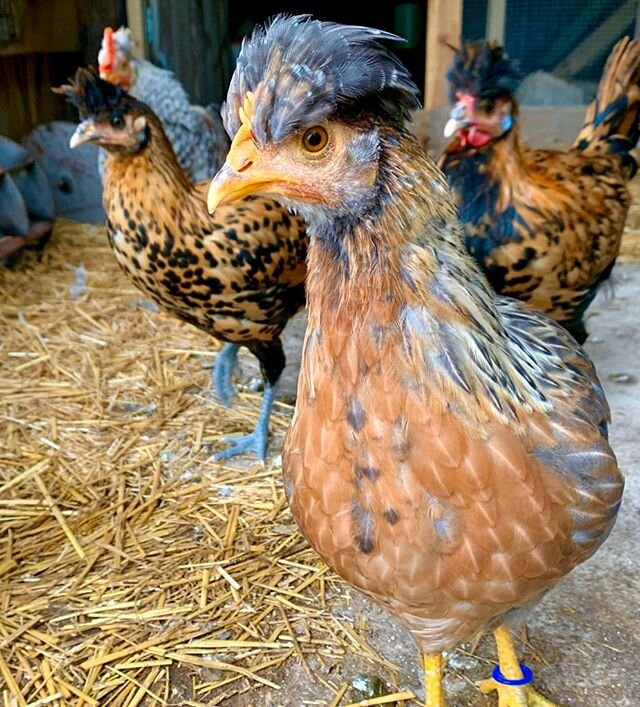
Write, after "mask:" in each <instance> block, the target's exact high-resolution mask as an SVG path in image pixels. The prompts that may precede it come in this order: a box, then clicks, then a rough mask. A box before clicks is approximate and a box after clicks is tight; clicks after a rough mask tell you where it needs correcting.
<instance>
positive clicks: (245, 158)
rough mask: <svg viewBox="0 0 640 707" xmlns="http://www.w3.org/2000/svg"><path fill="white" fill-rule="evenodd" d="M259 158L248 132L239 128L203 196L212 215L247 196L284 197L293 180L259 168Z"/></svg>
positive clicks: (260, 160)
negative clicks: (223, 161) (220, 207)
mask: <svg viewBox="0 0 640 707" xmlns="http://www.w3.org/2000/svg"><path fill="white" fill-rule="evenodd" d="M262 161H263V160H262V154H261V152H260V151H259V150H258V148H257V147H256V145H255V143H254V141H253V139H252V137H251V133H250V131H249V130H248V129H247V128H246V127H245V126H244V125H243V126H242V127H241V128H240V129H239V130H238V132H237V133H236V136H235V137H234V139H233V142H232V143H231V147H230V148H229V153H228V155H227V159H226V162H225V163H224V165H223V166H222V168H221V169H220V171H219V172H218V174H216V176H215V177H214V178H213V181H212V182H211V185H210V186H209V193H208V195H207V207H208V209H209V213H210V214H212V213H213V212H214V211H215V210H216V209H217V208H218V206H221V205H223V204H230V203H232V202H234V201H238V200H239V199H243V198H244V197H245V196H249V195H250V194H268V195H270V196H277V195H278V194H281V195H284V194H286V193H287V186H288V185H292V184H294V183H295V180H294V179H292V178H290V177H287V176H286V175H282V174H277V173H275V172H270V171H269V170H267V169H264V168H263V167H262V166H261V162H262Z"/></svg>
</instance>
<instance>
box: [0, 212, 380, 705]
mask: <svg viewBox="0 0 640 707" xmlns="http://www.w3.org/2000/svg"><path fill="white" fill-rule="evenodd" d="M80 266H82V267H83V268H84V269H85V271H86V273H85V274H84V275H83V274H82V272H81V271H80V273H79V272H78V271H77V269H76V268H78V267H80ZM0 277H1V280H0V290H1V295H0V327H1V334H0V342H1V343H0V346H1V348H0V361H1V367H0V401H1V402H0V439H1V440H2V443H1V445H0V704H2V705H4V706H8V705H21V706H22V705H44V704H52V705H67V704H68V705H75V706H76V707H80V706H81V705H97V704H100V705H114V706H117V705H122V706H123V707H124V706H126V707H134V705H142V704H144V705H156V704H157V705H164V704H173V705H192V704H207V705H215V704H223V703H225V700H228V699H229V697H230V696H231V695H233V694H235V693H239V692H246V691H248V690H254V689H255V688H256V687H258V686H260V687H262V686H266V690H267V693H270V691H275V690H277V688H278V681H277V676H276V677H271V678H270V677H268V676H269V675H270V674H273V675H276V673H277V671H276V672H274V668H277V666H280V665H281V664H283V663H284V662H285V661H286V660H287V658H290V657H292V656H297V658H298V659H299V660H301V661H303V664H308V661H309V658H310V657H312V658H313V659H314V661H315V662H314V665H319V666H320V667H323V668H329V667H330V666H336V667H337V666H339V665H340V663H341V662H342V661H343V659H344V656H345V654H346V653H349V652H352V653H354V654H357V655H359V656H361V657H362V656H364V657H367V658H368V659H369V662H370V663H371V662H372V663H374V664H375V663H377V664H378V665H377V666H376V665H374V666H373V670H374V671H375V670H378V671H379V672H382V673H383V674H384V675H385V676H388V673H389V671H388V670H387V668H386V666H385V665H384V662H383V661H382V659H379V658H378V657H377V656H376V654H375V653H374V652H373V651H372V649H371V648H369V647H368V645H367V644H366V641H365V640H364V638H363V637H362V634H361V632H358V631H356V630H355V628H354V627H353V626H352V625H350V624H349V622H346V621H338V620H337V619H336V618H335V617H332V615H331V614H330V613H327V612H326V611H325V607H326V602H327V600H328V598H329V597H331V596H333V595H336V593H337V592H336V582H337V580H336V579H335V578H334V577H333V576H332V575H331V574H330V573H329V572H328V570H327V568H326V567H325V566H324V565H323V564H322V562H320V560H319V559H318V558H317V557H316V555H315V553H313V552H312V551H311V550H310V549H309V548H308V546H307V544H306V542H305V541H303V540H302V538H301V537H300V536H299V535H298V533H297V532H296V529H295V526H294V523H293V520H292V518H291V516H290V513H289V510H288V507H287V504H286V500H285V498H284V496H283V491H282V484H281V480H280V473H281V472H280V467H279V461H278V460H279V455H278V451H279V443H278V440H277V439H276V441H274V442H273V443H272V445H271V450H272V455H271V460H272V461H270V462H269V463H268V464H267V466H266V468H263V467H262V466H260V465H258V464H255V465H252V460H251V459H247V460H246V463H245V466H246V467H247V468H244V469H243V468H237V465H236V468H234V467H233V466H228V467H225V466H222V465H220V464H216V463H213V462H210V461H208V458H209V456H210V454H211V451H212V450H214V449H217V448H219V445H220V444H221V441H220V438H221V437H222V435H224V434H228V433H234V432H245V431H247V430H248V429H249V428H250V426H251V425H252V424H253V423H254V422H255V419H256V417H257V413H258V409H259V402H260V398H259V395H256V394H251V393H241V394H240V399H239V400H237V401H236V404H235V407H234V409H233V410H231V411H229V410H227V409H225V408H223V407H221V406H219V405H216V404H215V403H214V402H213V401H212V400H211V396H210V392H209V389H208V385H209V375H210V371H209V370H208V369H206V368H205V367H204V365H205V364H210V362H211V360H212V358H213V355H214V351H215V344H214V343H213V342H212V341H211V340H210V339H209V338H208V337H207V336H205V335H203V334H201V333H199V332H198V331H196V330H195V329H194V328H193V327H190V326H187V325H182V324H180V323H178V322H177V321H176V320H175V319H174V318H173V317H171V316H168V315H164V314H163V313H160V312H156V311H151V310H150V309H149V308H148V304H149V303H148V302H146V301H145V300H144V298H143V297H142V296H141V294H140V293H139V292H138V291H137V290H136V289H134V288H133V287H132V286H131V285H129V283H128V281H127V280H126V279H125V278H124V276H122V275H121V274H120V272H119V270H118V268H117V265H116V264H115V260H114V258H113V256H112V254H111V252H110V250H109V247H108V245H107V242H106V236H105V233H104V231H103V229H101V228H96V227H90V226H80V225H78V224H74V223H72V222H68V221H67V222H65V221H61V222H58V224H57V226H56V229H55V233H54V236H53V238H52V240H51V242H50V243H49V245H48V246H47V248H46V249H45V251H44V254H43V255H42V256H41V259H40V260H38V257H37V256H36V255H35V254H34V253H25V254H24V256H23V258H22V261H21V263H20V266H19V267H17V268H15V269H14V270H12V271H4V272H2V273H0ZM83 280H85V283H84V287H83V282H82V281H83ZM291 412H292V409H291V407H289V406H286V405H284V404H278V405H277V406H276V409H275V412H274V415H273V417H272V429H273V431H274V432H275V433H276V437H280V439H281V435H282V433H283V432H284V430H285V429H286V426H287V424H288V421H289V418H290V416H291ZM323 672H324V671H323ZM342 688H343V685H342V681H341V678H340V674H339V670H337V672H336V677H335V680H333V681H332V683H331V684H329V683H326V684H325V685H324V686H323V691H326V690H327V689H329V690H330V692H331V693H334V694H339V693H340V692H341V691H342V692H343V693H344V690H343V689H342ZM274 694H276V693H274ZM262 700H263V701H261V699H260V698H259V699H258V700H257V702H256V704H266V702H265V701H264V698H262ZM286 703H287V702H286V701H285V704H286ZM290 704H292V703H290ZM336 704H338V702H336ZM340 704H341V705H343V704H347V701H345V700H342V701H340Z"/></svg>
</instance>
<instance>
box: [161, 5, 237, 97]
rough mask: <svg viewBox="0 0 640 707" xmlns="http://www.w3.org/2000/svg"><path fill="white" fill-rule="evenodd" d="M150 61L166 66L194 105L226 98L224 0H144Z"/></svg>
mask: <svg viewBox="0 0 640 707" xmlns="http://www.w3.org/2000/svg"><path fill="white" fill-rule="evenodd" d="M147 1H148V4H149V6H150V8H151V15H150V17H151V28H150V29H151V32H150V36H148V37H147V40H148V43H149V56H150V59H151V61H153V62H154V63H156V64H159V65H161V66H169V67H171V69H172V70H173V71H174V72H175V74H176V75H177V76H178V78H179V79H180V81H181V82H182V84H183V85H184V87H185V88H186V90H187V92H188V93H189V96H190V97H191V100H192V101H193V102H194V103H199V104H201V105H207V104H208V103H210V102H212V101H215V102H218V103H219V102H220V101H222V100H223V99H224V97H225V96H226V91H227V85H228V82H229V80H230V78H231V73H232V68H231V66H230V56H229V41H228V36H227V34H228V24H229V22H228V2H227V0H180V2H175V0H147Z"/></svg>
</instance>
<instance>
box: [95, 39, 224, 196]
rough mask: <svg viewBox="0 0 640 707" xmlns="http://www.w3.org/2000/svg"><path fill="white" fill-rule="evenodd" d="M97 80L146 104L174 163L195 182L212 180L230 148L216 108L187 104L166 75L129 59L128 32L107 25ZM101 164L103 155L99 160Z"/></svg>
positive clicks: (174, 81) (169, 74)
mask: <svg viewBox="0 0 640 707" xmlns="http://www.w3.org/2000/svg"><path fill="white" fill-rule="evenodd" d="M98 65H99V68H100V76H101V77H102V78H103V79H105V80H107V81H111V82H112V83H114V84H117V85H118V86H121V87H122V88H124V89H125V90H126V91H127V92H128V93H129V95H131V96H133V97H134V98H137V99H138V100H140V101H142V102H143V103H146V104H147V105H148V106H149V108H151V110H152V111H153V112H154V113H155V114H156V116H157V117H158V118H159V119H160V122H161V123H162V127H163V128H164V131H165V133H166V135H167V137H168V138H169V141H170V142H171V146H172V147H173V150H174V152H175V153H176V157H177V158H178V162H179V163H180V165H181V167H182V168H183V169H184V171H185V172H186V174H187V176H188V177H189V179H191V180H193V181H194V182H197V181H201V180H203V179H211V177H212V176H213V175H214V174H215V173H216V172H217V171H218V169H219V168H220V166H221V165H222V163H223V162H224V158H225V157H226V154H227V149H228V148H229V138H228V137H227V134H226V132H225V130H224V127H223V125H222V120H221V118H220V111H219V108H218V107H217V106H215V105H211V106H207V107H206V108H203V107H202V106H197V105H192V104H191V103H190V101H189V96H188V95H187V92H186V91H185V90H184V87H183V86H182V84H181V83H180V82H179V81H178V79H177V78H176V77H175V76H174V74H173V73H172V72H171V71H168V70H167V69H161V68H160V67H158V66H155V65H154V64H152V63H151V62H150V61H146V60H145V59H140V58H138V57H136V56H134V53H133V43H132V41H131V31H130V30H129V29H128V28H127V27H120V29H119V30H117V31H116V32H114V31H113V29H111V27H106V28H105V30H104V35H103V39H102V45H101V47H100V52H99V54H98ZM103 160H104V157H102V159H101V162H102V161H103Z"/></svg>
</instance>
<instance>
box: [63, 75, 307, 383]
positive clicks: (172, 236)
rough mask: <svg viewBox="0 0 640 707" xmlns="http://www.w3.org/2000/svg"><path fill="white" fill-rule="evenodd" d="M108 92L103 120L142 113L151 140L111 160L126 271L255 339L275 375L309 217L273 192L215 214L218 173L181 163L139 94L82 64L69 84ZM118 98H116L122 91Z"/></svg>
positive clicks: (184, 310) (206, 322)
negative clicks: (212, 199)
mask: <svg viewBox="0 0 640 707" xmlns="http://www.w3.org/2000/svg"><path fill="white" fill-rule="evenodd" d="M67 92H68V93H69V92H70V93H73V95H74V96H75V97H76V99H77V100H78V101H79V102H80V104H81V106H84V108H83V109H84V110H85V114H86V115H88V113H87V110H88V106H86V105H84V103H83V96H85V95H87V94H90V95H94V94H95V95H98V94H101V95H102V99H101V100H98V99H95V100H93V101H92V103H91V106H92V107H93V108H94V109H95V110H96V112H95V113H94V114H93V115H92V116H91V117H93V118H94V119H95V121H96V122H97V124H98V125H99V124H100V123H101V122H104V123H105V124H107V125H109V121H110V117H111V114H112V112H113V110H114V109H115V110H117V111H120V112H121V113H122V115H129V116H132V117H133V116H135V117H143V118H144V120H145V122H146V128H145V130H146V137H145V140H144V144H143V145H141V146H139V149H137V150H129V151H128V152H126V153H122V152H115V153H112V152H109V153H108V154H107V157H106V160H105V183H104V194H103V200H104V207H105V211H106V214H107V232H108V236H109V241H110V243H111V246H112V248H113V250H114V253H115V256H116V259H117V261H118V263H119V264H120V266H121V267H122V269H123V270H124V271H125V273H126V274H127V275H128V276H129V277H130V279H131V280H132V281H133V282H134V283H135V285H136V286H137V287H139V288H140V289H141V290H143V291H144V292H145V293H146V294H147V295H148V296H150V297H151V298H152V299H153V300H154V301H156V302H157V303H158V304H159V305H160V306H161V307H162V308H164V309H166V310H168V311H169V312H171V313H172V314H174V315H175V316H177V317H179V318H180V319H182V320H184V321H187V322H189V323H191V324H193V325H195V326H197V327H198V328H200V329H202V330H203V331H205V332H207V333H209V334H211V335H213V336H214V337H216V338H218V339H220V340H222V341H227V342H233V343H237V344H242V345H245V346H247V348H249V350H251V351H252V352H253V353H254V354H255V355H256V356H257V357H258V359H259V360H260V364H261V368H262V371H263V374H264V375H265V378H266V379H267V380H268V381H269V382H270V383H272V384H275V382H276V381H277V380H278V377H279V375H280V373H281V372H282V368H283V366H284V355H283V353H282V345H281V342H280V338H279V337H280V334H281V332H282V330H283V328H284V326H285V324H286V323H287V321H288V320H289V318H290V317H291V316H293V315H294V314H295V313H296V312H297V311H298V310H299V309H300V308H302V307H303V306H304V302H305V295H304V279H305V275H306V265H305V258H306V248H307V236H306V229H305V224H304V222H303V221H302V220H301V219H300V218H299V217H296V216H292V215H291V214H289V213H288V212H287V210H286V209H284V208H283V207H281V206H280V205H279V204H277V203H275V202H274V201H272V200H270V199H265V198H257V197H248V198H247V199H245V200H243V201H242V202H241V203H240V204H237V205H236V204H233V205H229V206H223V207H221V208H219V209H218V210H217V211H216V214H215V216H210V215H209V213H208V212H207V206H206V192H207V189H208V186H209V182H208V181H207V182H202V183H199V184H193V183H192V182H191V181H190V180H189V179H188V178H187V176H186V175H185V173H184V172H183V170H182V169H181V168H180V165H179V164H178V162H177V160H176V156H175V154H174V152H173V149H172V147H171V144H170V143H169V141H168V139H167V136H166V135H165V133H164V130H163V127H162V125H161V123H160V121H159V120H158V118H157V117H156V116H155V115H154V114H153V112H151V111H150V109H149V108H148V107H147V106H146V105H145V104H143V103H141V102H140V101H138V100H136V99H134V98H132V97H131V96H129V95H127V94H126V93H124V92H123V91H122V90H121V89H120V88H118V87H116V86H113V85H112V84H110V83H108V82H106V81H103V80H102V79H100V78H99V77H98V76H97V74H96V73H95V72H91V71H86V70H83V69H79V70H78V72H77V74H76V80H75V81H74V82H73V83H72V84H71V85H70V86H69V87H67ZM116 97H117V101H116V105H115V108H114V100H116Z"/></svg>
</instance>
